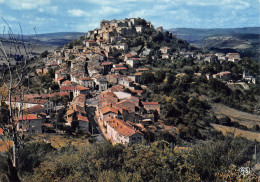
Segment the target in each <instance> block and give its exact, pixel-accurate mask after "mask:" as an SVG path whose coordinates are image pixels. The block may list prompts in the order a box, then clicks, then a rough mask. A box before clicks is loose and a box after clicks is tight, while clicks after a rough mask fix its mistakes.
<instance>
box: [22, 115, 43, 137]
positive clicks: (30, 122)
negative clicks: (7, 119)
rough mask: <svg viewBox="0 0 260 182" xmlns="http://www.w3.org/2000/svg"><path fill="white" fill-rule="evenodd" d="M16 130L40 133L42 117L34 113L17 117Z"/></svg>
mask: <svg viewBox="0 0 260 182" xmlns="http://www.w3.org/2000/svg"><path fill="white" fill-rule="evenodd" d="M17 131H20V132H28V133H39V134H41V133H42V118H41V117H40V116H38V115H36V114H27V115H22V116H20V117H19V119H18V122H17Z"/></svg>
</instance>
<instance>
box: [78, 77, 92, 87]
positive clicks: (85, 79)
mask: <svg viewBox="0 0 260 182" xmlns="http://www.w3.org/2000/svg"><path fill="white" fill-rule="evenodd" d="M79 84H80V85H82V86H84V87H87V88H92V89H93V88H94V87H95V84H94V81H93V79H92V78H90V77H81V78H80V79H79Z"/></svg>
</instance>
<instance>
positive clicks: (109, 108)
mask: <svg viewBox="0 0 260 182" xmlns="http://www.w3.org/2000/svg"><path fill="white" fill-rule="evenodd" d="M100 111H101V113H102V114H103V115H104V114H106V113H109V112H113V113H115V114H118V110H117V109H115V108H113V107H109V106H108V107H104V108H102V109H101V110H100Z"/></svg>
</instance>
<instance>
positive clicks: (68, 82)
mask: <svg viewBox="0 0 260 182" xmlns="http://www.w3.org/2000/svg"><path fill="white" fill-rule="evenodd" d="M70 83H71V81H69V80H66V81H64V82H63V83H62V84H63V85H68V84H70Z"/></svg>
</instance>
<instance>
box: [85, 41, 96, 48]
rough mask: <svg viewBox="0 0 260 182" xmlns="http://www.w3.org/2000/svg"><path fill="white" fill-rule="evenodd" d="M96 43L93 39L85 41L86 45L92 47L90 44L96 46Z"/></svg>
mask: <svg viewBox="0 0 260 182" xmlns="http://www.w3.org/2000/svg"><path fill="white" fill-rule="evenodd" d="M96 45H97V43H96V41H95V40H89V41H87V42H86V47H92V46H96Z"/></svg>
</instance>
